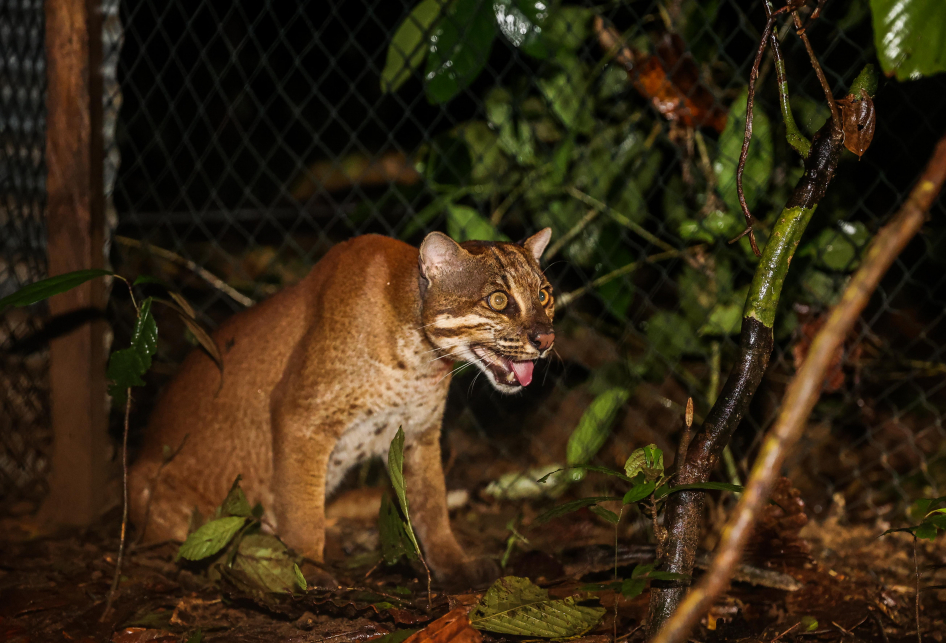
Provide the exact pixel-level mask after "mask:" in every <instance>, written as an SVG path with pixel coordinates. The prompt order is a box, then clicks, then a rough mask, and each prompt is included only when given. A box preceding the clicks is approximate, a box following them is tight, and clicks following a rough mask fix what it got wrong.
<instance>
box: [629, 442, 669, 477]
mask: <svg viewBox="0 0 946 643" xmlns="http://www.w3.org/2000/svg"><path fill="white" fill-rule="evenodd" d="M663 472H664V453H663V451H661V450H660V449H659V448H658V447H657V445H656V444H648V445H647V446H646V447H641V448H639V449H634V451H633V452H631V455H630V457H628V459H627V461H626V462H625V463H624V473H626V474H627V476H628V478H635V477H636V476H637V474H639V473H642V474H644V479H645V480H648V481H649V480H656V479H657V478H659V477H661V476H662V475H663Z"/></svg>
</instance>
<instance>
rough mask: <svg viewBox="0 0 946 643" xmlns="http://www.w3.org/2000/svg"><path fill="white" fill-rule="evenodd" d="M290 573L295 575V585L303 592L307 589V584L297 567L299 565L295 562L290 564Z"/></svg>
mask: <svg viewBox="0 0 946 643" xmlns="http://www.w3.org/2000/svg"><path fill="white" fill-rule="evenodd" d="M292 573H293V575H295V577H296V585H298V586H299V589H301V590H302V591H303V592H304V591H306V590H307V589H309V584H308V583H306V581H305V576H303V575H302V570H301V569H299V565H298V564H296V563H293V564H292Z"/></svg>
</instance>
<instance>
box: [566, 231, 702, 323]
mask: <svg viewBox="0 0 946 643" xmlns="http://www.w3.org/2000/svg"><path fill="white" fill-rule="evenodd" d="M700 247H702V246H692V247H690V248H683V249H681V250H678V249H676V248H674V249H672V250H668V251H667V252H658V253H657V254H654V255H650V256H649V257H644V258H643V259H640V260H638V261H632V262H631V263H628V264H625V265H623V266H621V267H620V268H617V269H615V270H612V271H611V272H609V273H607V274H605V275H602V276H600V277H598V278H597V279H595V280H593V281H590V282H589V283H587V284H585V285H584V286H582V287H580V288H576V289H575V290H572V291H570V292H566V293H564V294H562V295H560V296H559V297H557V298H556V300H555V305H556V306H557V307H559V308H564V307H565V306H567V305H568V304H570V303H571V302H573V301H575V300H576V299H578V298H579V297H581V296H582V295H584V294H585V293H587V292H588V291H589V290H592V289H593V288H598V287H599V286H603V285H604V284H606V283H608V282H609V281H613V280H614V279H617V278H618V277H621V276H623V275H626V274H628V273H631V272H634V271H635V270H637V269H638V268H639V267H640V266H642V265H644V264H646V263H653V262H655V261H663V260H664V259H672V258H673V257H680V256H682V255H684V254H687V253H689V252H692V251H693V250H694V249H696V248H700Z"/></svg>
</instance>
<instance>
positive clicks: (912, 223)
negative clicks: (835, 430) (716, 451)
mask: <svg viewBox="0 0 946 643" xmlns="http://www.w3.org/2000/svg"><path fill="white" fill-rule="evenodd" d="M827 126H828V125H826V127H827ZM817 145H818V143H817V142H816V143H815V146H816V147H817ZM813 156H814V154H813ZM806 169H807V163H806ZM803 181H804V179H803ZM944 182H946V136H944V137H943V138H942V139H941V140H940V142H939V144H938V145H937V146H936V150H935V152H934V153H933V157H932V158H931V159H930V161H929V163H928V165H927V167H926V169H925V170H924V172H923V174H922V176H921V177H920V180H919V181H918V182H917V184H916V187H914V188H913V191H912V192H911V193H910V197H909V199H908V200H907V202H906V203H904V205H903V207H901V208H900V211H899V212H898V213H897V214H896V216H894V218H893V219H891V221H890V222H889V223H888V224H887V225H886V226H884V227H883V228H882V229H881V230H880V232H878V233H877V236H876V237H875V238H874V240H873V242H872V243H871V246H870V248H869V249H868V251H867V255H866V256H865V258H864V261H863V263H862V265H861V267H860V269H859V270H858V271H857V273H855V275H854V277H853V278H852V279H851V282H850V284H849V285H848V287H847V288H846V289H845V291H844V295H843V296H842V298H841V301H840V302H839V303H838V305H837V306H835V307H834V309H833V310H832V311H831V314H830V316H829V317H828V321H827V323H826V324H825V325H824V327H823V328H822V329H821V331H819V333H818V335H817V336H816V337H815V339H814V341H813V342H812V344H811V349H810V350H809V351H808V357H807V358H806V359H805V362H804V364H802V366H801V368H800V369H799V370H798V373H797V374H796V375H795V378H794V379H793V380H792V382H791V384H790V385H789V387H788V391H787V392H786V395H785V399H784V400H783V401H782V405H781V412H780V413H779V417H778V420H777V421H776V423H775V425H774V426H773V428H772V429H771V430H770V431H769V433H768V435H767V436H766V438H765V441H764V442H763V444H762V448H761V450H760V452H759V456H758V458H757V459H756V461H755V464H754V466H753V468H752V472H751V475H750V477H749V481H748V483H747V485H746V490H745V492H744V493H743V494H742V497H741V499H740V501H739V504H738V505H737V507H736V509H735V511H734V512H733V514H732V516H731V517H730V519H729V522H728V523H727V525H726V527H725V529H724V530H723V533H722V540H721V542H720V545H719V547H718V549H717V553H716V556H715V558H714V560H713V564H712V567H711V568H710V570H709V572H708V573H707V574H706V576H705V577H704V579H703V580H702V581H701V582H700V584H699V585H697V586H696V587H695V588H693V590H692V591H691V592H690V593H689V595H688V596H687V597H686V600H684V601H683V603H682V604H681V605H680V607H679V609H678V610H676V612H675V613H674V614H673V616H672V617H671V618H670V619H669V620H667V621H666V623H665V624H664V625H663V627H662V628H661V629H660V631H659V633H658V634H657V637H656V638H655V639H654V643H682V642H683V641H686V640H687V637H688V635H689V632H690V631H691V629H692V628H693V627H694V626H695V625H696V623H697V622H698V620H699V618H700V617H701V616H702V615H703V614H705V613H706V612H707V610H709V608H710V607H711V606H712V604H713V601H714V600H715V599H716V597H717V596H719V595H720V594H721V593H722V591H723V590H724V589H725V588H726V586H727V585H728V583H729V580H730V578H731V577H732V574H733V571H734V569H735V567H736V566H737V565H738V563H739V558H740V555H741V551H742V547H743V546H744V544H745V542H746V540H747V539H748V537H749V535H750V533H751V532H752V528H753V526H754V525H755V519H756V516H758V514H759V512H760V511H761V509H762V507H763V505H764V503H765V502H766V500H767V498H768V496H769V493H770V492H771V490H772V485H773V484H774V481H775V477H776V476H777V475H779V472H780V471H781V468H782V464H783V463H784V461H785V458H786V456H787V455H788V454H789V452H790V451H791V449H792V447H793V446H794V445H795V443H796V442H797V441H798V438H799V437H800V435H801V433H802V431H803V429H804V425H805V421H806V420H807V418H808V415H809V414H810V413H811V410H812V408H814V405H815V403H816V402H817V401H818V398H819V396H820V394H821V389H822V385H823V382H824V375H825V372H826V371H827V369H828V366H829V362H830V361H831V359H832V357H833V356H834V355H835V354H836V352H837V350H838V348H840V346H841V344H842V343H843V342H844V338H845V337H846V336H847V334H848V332H849V331H850V330H851V328H853V326H854V324H855V322H856V321H857V319H858V318H859V317H860V314H861V311H863V309H864V307H865V306H866V304H867V302H868V300H869V298H870V296H871V294H872V293H873V292H874V290H875V289H876V288H877V284H878V283H879V282H880V279H881V278H882V277H883V275H884V274H885V273H886V272H887V270H888V269H889V268H890V265H891V264H892V263H893V261H894V259H895V258H896V257H897V255H899V254H900V252H901V250H903V248H904V247H905V246H906V244H907V242H908V241H909V240H910V239H912V238H913V236H914V235H915V234H916V233H917V232H918V231H919V229H920V227H921V226H922V225H923V222H924V221H925V220H926V216H927V213H928V211H929V208H930V206H931V205H932V203H933V200H934V199H935V198H936V195H937V194H939V192H940V190H941V189H942V186H943V183H944ZM796 193H797V190H796ZM766 250H768V248H766ZM746 321H748V319H747V320H746ZM743 328H745V326H743ZM730 379H732V378H730ZM714 411H715V408H714ZM711 414H712V412H711ZM708 423H709V420H707V424H708ZM704 426H705V424H704ZM691 455H692V454H690V453H688V459H689V456H691ZM681 482H683V481H682V480H681ZM686 493H690V492H686ZM677 495H678V496H679V495H682V494H677ZM674 571H676V570H674ZM917 629H918V630H919V628H917ZM652 631H653V630H652Z"/></svg>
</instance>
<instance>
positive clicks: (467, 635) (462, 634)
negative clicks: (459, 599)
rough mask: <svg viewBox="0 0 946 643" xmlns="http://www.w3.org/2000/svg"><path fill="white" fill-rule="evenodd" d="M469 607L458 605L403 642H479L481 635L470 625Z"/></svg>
mask: <svg viewBox="0 0 946 643" xmlns="http://www.w3.org/2000/svg"><path fill="white" fill-rule="evenodd" d="M469 611H470V608H469V607H458V608H456V609H454V610H452V611H450V612H447V613H446V614H445V615H443V616H441V617H440V618H438V619H437V620H436V621H434V622H433V623H431V624H430V625H428V626H427V627H425V628H424V629H422V630H421V631H419V632H415V633H414V634H412V635H411V636H410V637H408V638H407V639H406V640H405V641H404V643H480V642H481V641H482V640H483V635H482V634H480V633H479V631H477V630H475V629H473V626H472V625H470V618H469V616H468V613H469Z"/></svg>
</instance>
